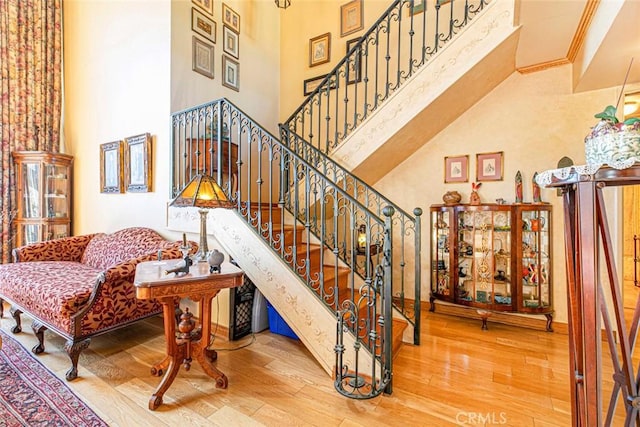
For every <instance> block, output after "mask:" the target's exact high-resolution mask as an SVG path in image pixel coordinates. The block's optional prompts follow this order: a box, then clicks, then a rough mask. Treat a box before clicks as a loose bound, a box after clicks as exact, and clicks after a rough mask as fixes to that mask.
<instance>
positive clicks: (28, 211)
mask: <svg viewBox="0 0 640 427" xmlns="http://www.w3.org/2000/svg"><path fill="white" fill-rule="evenodd" d="M21 173H22V183H23V188H22V204H23V207H24V208H23V209H24V214H23V218H40V212H41V211H42V206H41V204H40V203H41V199H42V197H41V196H42V188H40V187H41V184H40V163H25V164H23V165H22V171H21Z"/></svg>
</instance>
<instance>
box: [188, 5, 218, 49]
mask: <svg viewBox="0 0 640 427" xmlns="http://www.w3.org/2000/svg"><path fill="white" fill-rule="evenodd" d="M191 30H193V31H195V32H196V33H198V34H200V35H201V36H202V37H204V38H205V39H207V40H209V41H211V42H213V43H215V42H216V23H215V22H214V21H213V20H211V19H209V18H207V17H206V16H205V15H204V14H203V13H202V12H200V11H199V10H198V9H196V8H195V7H192V8H191Z"/></svg>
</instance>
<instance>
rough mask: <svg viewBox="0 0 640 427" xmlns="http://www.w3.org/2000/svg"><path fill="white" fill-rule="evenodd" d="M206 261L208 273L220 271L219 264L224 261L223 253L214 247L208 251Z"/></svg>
mask: <svg viewBox="0 0 640 427" xmlns="http://www.w3.org/2000/svg"><path fill="white" fill-rule="evenodd" d="M207 262H208V263H209V273H220V265H221V264H222V263H223V262H224V254H223V253H222V252H220V251H219V250H217V249H214V250H212V251H211V252H209V256H208V257H207Z"/></svg>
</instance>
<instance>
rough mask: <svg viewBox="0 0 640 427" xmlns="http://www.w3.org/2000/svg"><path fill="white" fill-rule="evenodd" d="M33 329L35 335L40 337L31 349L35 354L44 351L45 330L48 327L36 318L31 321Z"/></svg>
mask: <svg viewBox="0 0 640 427" xmlns="http://www.w3.org/2000/svg"><path fill="white" fill-rule="evenodd" d="M31 329H33V333H34V335H35V336H36V338H38V344H37V345H36V346H35V347H33V348H32V349H31V351H32V352H33V353H34V354H40V353H42V352H43V351H44V331H46V330H47V327H46V326H45V325H43V324H42V323H40V322H39V321H37V320H35V319H34V320H33V322H31Z"/></svg>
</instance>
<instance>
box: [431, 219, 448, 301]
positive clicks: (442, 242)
mask: <svg viewBox="0 0 640 427" xmlns="http://www.w3.org/2000/svg"><path fill="white" fill-rule="evenodd" d="M449 224H451V211H450V210H448V209H443V210H436V211H433V212H432V213H431V231H432V235H431V263H432V266H431V292H432V294H434V296H437V297H438V298H441V299H445V300H453V290H452V289H451V283H452V279H453V276H452V274H451V254H450V246H449Z"/></svg>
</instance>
